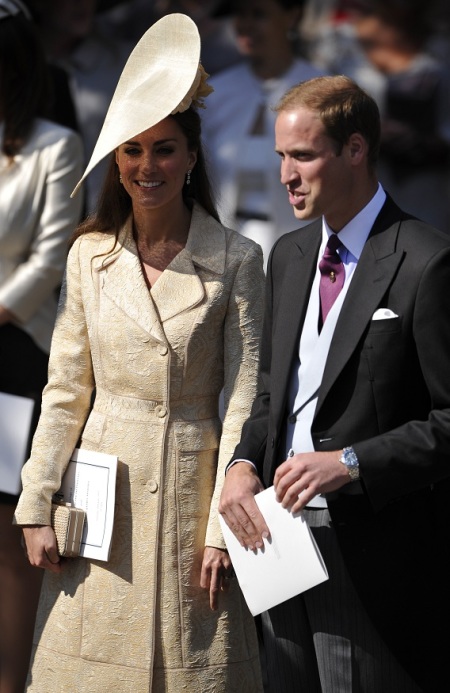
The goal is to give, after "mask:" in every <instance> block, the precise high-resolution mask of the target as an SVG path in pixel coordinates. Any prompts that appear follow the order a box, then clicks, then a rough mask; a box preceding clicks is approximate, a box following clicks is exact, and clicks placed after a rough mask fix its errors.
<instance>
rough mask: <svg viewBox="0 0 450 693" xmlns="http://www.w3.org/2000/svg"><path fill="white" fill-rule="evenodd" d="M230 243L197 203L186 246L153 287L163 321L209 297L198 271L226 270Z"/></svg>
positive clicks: (221, 271) (216, 223) (154, 298)
mask: <svg viewBox="0 0 450 693" xmlns="http://www.w3.org/2000/svg"><path fill="white" fill-rule="evenodd" d="M225 258H226V241H225V234H224V232H223V228H222V226H221V225H220V224H219V223H218V222H216V221H215V220H214V219H213V218H212V217H211V216H209V214H207V213H206V212H205V210H204V209H202V208H201V207H199V206H198V205H197V204H194V206H193V210H192V219H191V226H190V229H189V236H188V240H187V243H186V247H185V248H184V249H183V250H182V251H181V252H180V253H179V254H178V255H177V256H176V257H175V258H174V259H173V261H172V262H171V263H170V265H169V266H168V267H167V269H166V270H165V271H164V272H163V273H162V275H161V276H160V278H159V279H158V281H157V282H156V283H155V285H154V286H153V287H152V291H151V294H152V298H153V300H154V301H155V303H156V306H157V308H158V312H159V315H160V318H161V321H162V322H163V323H164V322H165V321H166V320H169V319H170V318H173V317H174V316H175V315H178V314H179V313H183V312H185V311H187V310H190V309H191V308H194V307H195V306H197V305H198V304H199V303H201V301H202V300H203V298H204V296H205V288H204V285H203V282H202V280H201V278H200V276H199V274H198V272H197V268H202V269H205V270H207V271H209V272H212V273H214V274H219V275H220V274H223V272H224V269H225Z"/></svg>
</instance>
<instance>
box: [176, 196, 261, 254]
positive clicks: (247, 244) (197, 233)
mask: <svg viewBox="0 0 450 693" xmlns="http://www.w3.org/2000/svg"><path fill="white" fill-rule="evenodd" d="M192 229H193V230H194V234H193V235H192V237H191V238H190V239H189V241H188V246H189V249H190V250H191V252H192V253H193V254H194V255H197V254H198V255H202V256H204V257H206V256H210V257H214V258H215V260H218V259H219V258H220V257H221V256H222V255H223V256H224V258H225V257H226V258H227V261H226V264H229V263H230V262H231V261H232V260H235V261H236V260H237V261H242V260H243V259H244V258H245V257H246V256H247V255H249V254H250V255H251V256H252V255H256V256H259V255H262V251H261V248H260V246H259V245H258V244H257V243H255V242H254V241H252V240H250V239H249V238H246V237H245V236H242V234H240V233H239V232H238V231H235V230H234V229H231V228H229V227H227V226H224V225H223V224H222V223H221V222H220V221H217V219H214V217H212V216H211V215H210V214H208V212H207V211H206V210H205V209H203V207H201V206H200V205H199V204H197V203H195V205H194V208H193V215H192Z"/></svg>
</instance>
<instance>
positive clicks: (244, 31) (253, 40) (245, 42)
mask: <svg viewBox="0 0 450 693" xmlns="http://www.w3.org/2000/svg"><path fill="white" fill-rule="evenodd" d="M299 19H300V11H299V9H298V8H296V7H295V8H291V9H286V8H284V7H283V5H282V4H281V3H280V2H277V0H241V2H239V3H236V5H235V10H234V13H233V22H234V27H235V31H236V35H237V46H238V48H239V50H240V52H241V53H242V54H243V55H245V56H247V57H250V58H255V59H258V58H261V59H264V58H265V57H266V53H267V51H271V52H273V51H277V49H278V47H280V46H285V45H286V44H288V43H289V38H288V33H289V32H290V31H291V30H292V29H293V28H294V27H295V26H296V25H297V22H298V21H299Z"/></svg>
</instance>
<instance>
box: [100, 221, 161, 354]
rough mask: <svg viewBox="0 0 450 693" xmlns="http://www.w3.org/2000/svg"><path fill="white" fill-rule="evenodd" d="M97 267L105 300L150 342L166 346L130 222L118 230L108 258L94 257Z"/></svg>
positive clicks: (105, 256)
mask: <svg viewBox="0 0 450 693" xmlns="http://www.w3.org/2000/svg"><path fill="white" fill-rule="evenodd" d="M96 267H97V270H98V271H99V274H100V286H101V289H102V291H103V293H104V294H105V296H108V298H109V299H110V300H111V301H113V302H114V303H115V304H116V306H118V308H120V310H122V311H123V312H124V313H125V314H126V315H127V316H128V317H129V318H130V319H131V320H133V321H134V322H135V323H136V324H137V325H139V327H140V328H141V329H143V330H144V331H145V332H148V333H149V334H150V335H151V337H153V339H155V340H156V341H158V342H162V343H164V344H167V340H166V337H165V335H164V330H163V329H162V326H161V323H160V320H159V316H158V312H157V310H156V308H155V304H154V303H153V300H152V298H151V296H150V293H149V290H148V287H147V284H146V283H145V279H144V275H143V273H142V268H141V264H140V261H139V257H138V253H137V249H136V244H135V242H134V239H133V234H132V231H131V220H129V221H128V222H127V223H126V225H125V226H124V227H123V229H122V230H121V232H120V234H119V239H118V243H117V245H116V248H115V249H114V250H113V251H112V252H111V253H109V254H107V255H104V256H98V257H96Z"/></svg>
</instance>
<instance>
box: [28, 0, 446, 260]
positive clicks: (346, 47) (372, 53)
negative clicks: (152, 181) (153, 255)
mask: <svg viewBox="0 0 450 693" xmlns="http://www.w3.org/2000/svg"><path fill="white" fill-rule="evenodd" d="M28 4H29V6H30V8H31V11H32V13H33V16H34V18H35V20H36V22H37V24H38V26H39V29H40V32H41V35H42V38H43V41H44V45H45V48H46V50H47V55H48V58H49V60H50V61H51V63H53V64H56V65H58V66H59V67H62V68H64V70H65V71H66V74H67V76H68V82H69V90H70V93H71V95H72V100H73V106H74V114H75V128H76V129H77V130H78V131H79V132H80V134H81V136H82V139H83V142H84V146H85V156H86V159H88V158H89V156H90V154H91V152H92V148H93V144H94V143H95V141H96V138H97V135H98V132H99V130H100V127H101V123H102V121H103V118H104V115H105V112H106V109H107V105H108V103H109V100H110V98H111V95H112V92H113V89H114V85H115V83H116V81H117V78H118V76H119V74H120V72H121V70H122V67H123V65H124V63H125V61H126V59H127V57H128V55H129V53H130V51H131V49H132V47H133V45H134V44H135V43H136V41H137V40H138V39H139V38H140V37H141V36H142V34H143V33H144V32H145V31H146V29H147V28H148V27H149V26H150V25H151V24H152V23H154V22H155V21H156V20H157V19H159V18H160V17H161V16H163V15H164V14H168V13H171V12H183V13H185V14H188V15H189V16H191V17H192V18H193V19H194V21H195V22H196V23H197V25H198V27H199V31H200V34H201V36H202V62H203V64H204V67H205V69H206V70H207V72H208V73H209V74H210V75H211V76H212V85H213V86H214V88H215V91H216V93H215V94H214V96H213V98H212V99H211V100H210V102H209V103H208V109H207V110H205V112H204V113H203V114H202V115H203V121H204V136H205V141H206V142H205V143H206V148H207V151H208V152H209V160H210V166H211V169H212V171H211V173H212V176H213V180H214V182H215V189H216V195H217V198H218V204H219V210H220V213H221V216H222V218H223V219H224V221H225V222H226V223H228V224H229V225H231V226H233V227H235V228H238V229H239V230H240V231H241V232H242V233H244V234H245V235H248V236H249V237H252V238H254V239H255V240H257V241H258V242H259V243H260V244H261V245H262V247H263V250H264V253H265V256H266V257H267V254H268V252H269V251H270V248H271V246H272V244H273V242H274V240H275V239H276V238H277V237H278V236H279V235H280V234H281V233H285V232H286V231H289V230H291V229H292V228H293V226H294V225H295V223H296V222H295V220H294V218H293V216H292V213H291V210H290V207H289V205H288V202H287V198H286V196H284V195H283V190H282V189H280V186H279V182H278V161H277V156H276V154H274V152H273V140H272V133H273V122H272V121H273V114H272V111H271V106H272V105H273V104H274V103H276V101H277V99H278V98H279V96H280V95H281V93H283V92H284V91H285V90H286V89H287V88H288V87H290V86H292V84H294V83H296V82H298V81H301V80H303V79H308V78H309V77H312V76H314V75H316V74H346V75H349V76H351V77H353V78H354V79H355V80H356V81H357V82H358V83H359V84H360V85H361V86H363V87H364V88H365V89H366V90H367V91H368V92H369V93H370V94H371V95H372V96H373V97H374V98H375V99H376V101H377V103H378V105H379V108H380V111H381V113H382V117H383V145H382V157H381V163H380V172H379V175H380V179H381V181H382V183H384V185H385V187H386V189H387V190H388V191H389V192H390V193H392V195H393V196H394V197H395V198H396V199H397V200H398V202H399V203H400V204H401V205H402V206H403V207H405V208H406V209H407V210H408V211H410V212H411V213H413V214H416V215H418V216H420V217H422V218H424V219H425V220H426V221H429V222H430V223H432V224H434V225H436V226H438V227H439V228H442V229H444V230H446V229H447V228H448V227H449V221H450V203H449V201H448V200H449V199H450V195H449V191H450V183H449V173H448V169H449V166H448V161H449V155H448V152H449V143H450V99H449V98H448V94H449V85H450V69H449V67H448V64H449V62H448V57H449V55H450V10H449V6H448V3H446V2H445V0H432V1H431V2H427V3H423V2H422V0H245V1H244V2H236V1H233V0H231V1H229V2H224V1H223V0H222V1H221V0H203V1H197V0H153V1H152V0H125V1H124V0H121V1H120V0H28ZM61 109H62V110H65V111H66V112H67V111H70V107H69V106H67V105H66V106H64V105H63V104H61ZM72 122H73V121H72ZM64 124H66V125H71V121H70V120H66V122H65V123H64ZM102 176H103V170H102V167H101V166H99V167H97V170H96V171H94V174H93V175H92V177H91V180H90V181H89V182H88V186H87V194H86V201H85V206H86V211H87V212H89V211H92V209H93V208H94V207H95V200H96V193H97V191H98V187H99V183H100V180H101V179H102Z"/></svg>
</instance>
